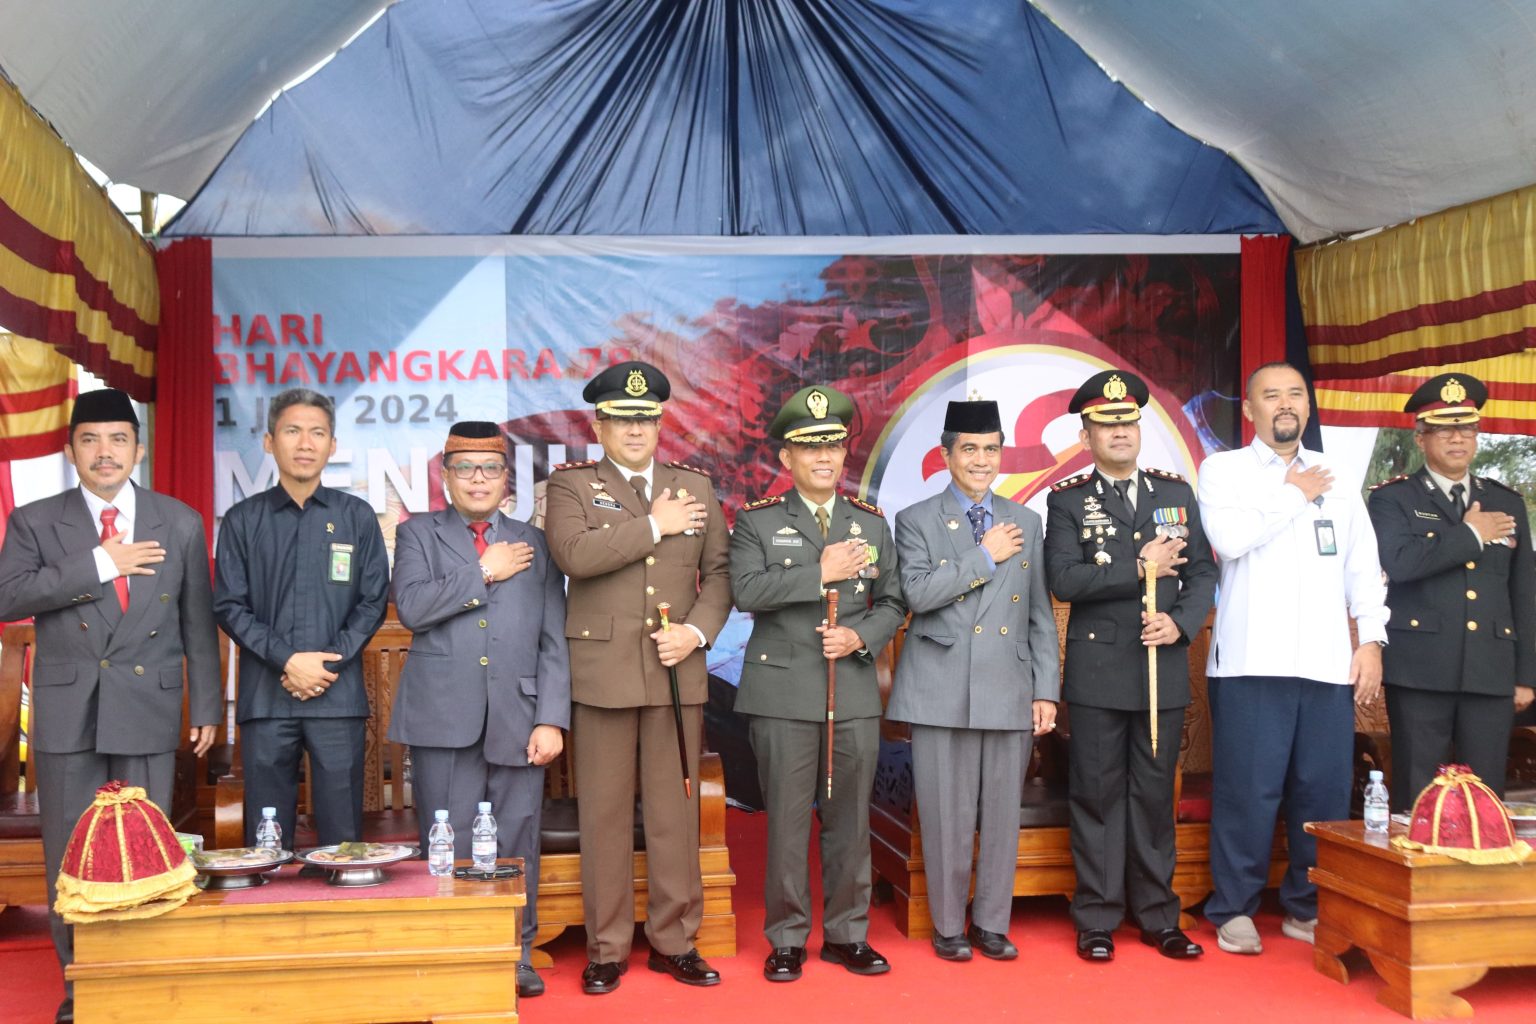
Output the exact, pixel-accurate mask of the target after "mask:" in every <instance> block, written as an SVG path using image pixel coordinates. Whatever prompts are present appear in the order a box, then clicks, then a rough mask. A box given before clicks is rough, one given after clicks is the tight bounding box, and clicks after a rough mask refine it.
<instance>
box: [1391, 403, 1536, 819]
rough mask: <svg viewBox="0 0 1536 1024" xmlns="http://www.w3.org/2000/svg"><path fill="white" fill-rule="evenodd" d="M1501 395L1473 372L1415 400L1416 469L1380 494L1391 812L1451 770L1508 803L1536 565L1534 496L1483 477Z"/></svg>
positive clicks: (1535, 617) (1532, 664) (1533, 620)
mask: <svg viewBox="0 0 1536 1024" xmlns="http://www.w3.org/2000/svg"><path fill="white" fill-rule="evenodd" d="M1487 398H1488V389H1487V388H1486V387H1485V386H1484V385H1483V382H1482V381H1480V380H1478V379H1477V378H1476V377H1473V376H1472V375H1471V374H1466V373H1442V374H1440V375H1439V376H1436V377H1431V378H1430V379H1429V380H1427V381H1425V382H1424V383H1423V384H1421V385H1420V386H1419V388H1418V389H1417V390H1416V391H1414V393H1413V394H1412V395H1411V396H1410V397H1409V399H1408V402H1407V404H1406V405H1405V406H1404V411H1405V412H1409V413H1412V414H1413V415H1414V421H1415V422H1414V431H1413V443H1414V444H1415V445H1416V446H1417V447H1418V449H1419V451H1421V452H1423V453H1424V465H1423V466H1422V467H1420V469H1419V470H1418V471H1417V472H1416V473H1412V474H1410V475H1408V476H1400V477H1397V478H1396V479H1393V480H1388V481H1386V482H1385V483H1382V484H1378V485H1377V486H1376V487H1374V488H1372V489H1371V496H1370V502H1369V508H1370V513H1371V522H1372V523H1373V524H1374V526H1375V527H1376V541H1377V544H1378V545H1379V548H1380V551H1381V567H1382V568H1383V569H1385V570H1386V572H1387V607H1389V608H1391V609H1392V618H1391V620H1390V621H1389V622H1388V623H1387V636H1388V638H1389V640H1390V641H1391V642H1390V644H1388V646H1387V649H1386V651H1385V658H1384V664H1383V678H1384V680H1385V682H1386V690H1387V718H1388V720H1389V722H1390V723H1391V726H1392V773H1393V774H1392V809H1393V810H1394V811H1406V810H1408V809H1409V808H1410V807H1412V806H1413V801H1414V798H1415V797H1416V796H1418V794H1419V792H1420V791H1421V790H1422V789H1423V788H1424V787H1425V786H1427V785H1429V782H1430V780H1431V779H1433V778H1434V776H1435V771H1436V769H1438V768H1439V766H1440V765H1442V764H1451V763H1457V762H1459V763H1461V764H1465V765H1468V766H1470V767H1471V769H1472V771H1473V772H1474V773H1475V774H1477V775H1478V776H1480V777H1481V778H1482V780H1483V781H1484V782H1485V783H1487V784H1488V786H1489V787H1491V788H1492V789H1493V791H1494V792H1495V793H1498V794H1499V795H1500V796H1503V795H1504V778H1505V758H1506V755H1507V751H1508V749H1509V731H1510V727H1511V725H1512V723H1513V721H1514V713H1515V712H1516V711H1517V710H1521V709H1524V708H1525V707H1528V706H1529V705H1530V703H1531V696H1532V689H1531V688H1532V686H1533V685H1536V648H1533V647H1532V643H1533V639H1536V575H1533V572H1536V567H1533V564H1532V562H1533V558H1532V552H1531V531H1530V523H1529V521H1528V518H1529V517H1528V516H1527V514H1526V510H1525V500H1524V499H1523V498H1521V496H1520V495H1519V494H1518V493H1516V492H1515V491H1513V490H1510V488H1509V487H1508V486H1506V485H1505V484H1503V483H1500V482H1499V481H1498V480H1495V479H1494V478H1492V477H1486V476H1474V475H1473V474H1472V473H1471V468H1472V460H1473V459H1474V458H1475V457H1476V455H1477V434H1478V423H1479V420H1480V419H1481V416H1482V414H1481V412H1480V410H1481V409H1482V406H1483V403H1484V402H1485V401H1487Z"/></svg>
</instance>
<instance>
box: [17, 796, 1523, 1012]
mask: <svg viewBox="0 0 1536 1024" xmlns="http://www.w3.org/2000/svg"><path fill="white" fill-rule="evenodd" d="M727 829H728V832H729V837H730V845H731V851H732V862H733V867H734V868H735V870H736V877H737V885H736V907H737V911H736V912H737V941H738V943H739V947H740V953H739V955H737V956H736V957H733V958H717V959H716V960H715V961H714V964H715V966H716V967H717V968H719V969H720V971H721V973H722V974H723V975H724V976H725V980H724V983H723V984H721V985H719V986H718V987H716V988H712V989H692V988H687V987H685V986H683V985H679V984H677V983H676V982H674V981H672V980H671V979H669V978H667V977H665V976H663V975H660V974H654V973H652V972H650V971H648V970H647V969H646V966H645V955H646V947H645V941H644V939H643V938H642V937H639V935H638V933H637V938H636V941H635V950H634V953H633V954H632V956H631V958H630V969H629V973H628V974H626V975H625V976H624V981H623V984H622V985H621V986H620V988H619V990H618V991H617V992H615V993H613V994H612V995H607V996H602V997H594V996H587V995H583V994H582V992H581V970H582V968H583V967H584V966H585V964H586V952H585V945H584V941H583V937H582V935H581V933H580V932H567V933H566V934H565V935H562V936H561V937H560V938H559V939H558V940H556V942H555V943H554V944H553V946H552V947H551V952H552V953H553V955H554V957H555V966H554V968H553V969H552V970H548V971H545V972H544V976H545V980H546V982H547V983H548V986H549V991H548V992H547V993H546V994H545V995H544V996H541V997H540V998H538V999H532V1000H527V1001H526V1002H524V1003H523V1004H522V1006H521V1011H522V1014H521V1016H522V1019H523V1020H525V1021H530V1022H534V1024H537V1022H539V1021H559V1022H561V1024H588V1022H590V1024H610V1022H612V1021H615V1020H624V1021H630V1022H641V1024H643V1022H648V1021H655V1022H658V1024H660V1022H665V1024H678V1022H680V1021H694V1022H699V1024H703V1022H704V1021H707V1020H711V1019H713V1020H718V1021H721V1022H725V1021H729V1022H731V1024H750V1022H755V1021H773V1022H775V1024H779V1022H783V1021H789V1022H791V1024H795V1022H805V1024H808V1022H813V1021H818V1022H819V1021H836V1022H838V1024H859V1022H877V1021H878V1022H881V1024H897V1022H907V1021H920V1020H921V1021H939V1022H940V1024H944V1022H948V1021H963V1022H965V1024H973V1022H985V1021H1029V1022H1031V1024H1039V1022H1054V1021H1081V1020H1088V1021H1096V1020H1102V1021H1114V1022H1117V1024H1118V1022H1138V1021H1148V1022H1151V1021H1168V1020H1181V1021H1242V1022H1244V1024H1265V1022H1270V1021H1273V1022H1276V1024H1281V1022H1284V1024H1294V1022H1296V1021H1298V1020H1300V1021H1305V1022H1307V1024H1334V1022H1342V1021H1373V1022H1376V1024H1391V1022H1393V1021H1405V1020H1407V1018H1405V1017H1400V1016H1399V1015H1397V1014H1396V1013H1393V1012H1392V1011H1390V1010H1388V1009H1386V1008H1385V1007H1383V1006H1381V1005H1380V1004H1378V1003H1377V1002H1376V993H1377V991H1378V990H1379V989H1380V988H1381V982H1380V981H1379V980H1378V979H1377V977H1376V975H1375V973H1374V971H1372V969H1371V967H1370V965H1369V964H1368V963H1366V962H1365V961H1364V959H1363V958H1358V957H1357V959H1356V960H1355V961H1353V962H1352V975H1353V980H1352V982H1351V983H1350V984H1349V985H1338V984H1335V983H1334V982H1332V981H1329V980H1327V979H1326V978H1324V977H1323V976H1322V975H1320V974H1317V973H1316V972H1315V971H1314V970H1313V969H1312V948H1311V947H1310V946H1307V945H1304V944H1302V943H1299V942H1295V941H1292V940H1290V939H1287V938H1285V937H1284V936H1282V935H1281V934H1280V918H1279V916H1278V914H1277V913H1275V912H1274V911H1273V910H1268V911H1266V912H1265V913H1263V914H1262V915H1261V916H1260V918H1259V930H1260V932H1261V933H1262V935H1263V938H1264V946H1265V952H1264V955H1263V956H1259V957H1236V956H1230V955H1228V954H1225V953H1222V952H1220V951H1218V950H1217V949H1216V948H1215V945H1216V937H1215V934H1214V932H1213V931H1211V930H1210V929H1209V928H1206V927H1202V928H1200V929H1199V930H1198V931H1197V932H1196V933H1195V938H1196V940H1197V941H1199V942H1201V943H1202V944H1204V945H1205V946H1206V948H1207V950H1208V952H1207V953H1206V955H1205V956H1204V957H1203V958H1202V959H1200V960H1197V961H1194V962H1189V963H1182V962H1174V961H1171V960H1165V959H1163V958H1162V957H1160V956H1158V955H1157V954H1156V953H1155V952H1153V951H1152V950H1151V949H1149V948H1147V947H1145V946H1142V945H1141V944H1140V943H1139V942H1138V941H1137V936H1136V933H1135V931H1134V930H1131V929H1122V930H1121V932H1120V933H1119V934H1118V935H1117V936H1116V938H1117V940H1118V950H1117V954H1118V958H1117V959H1116V960H1115V962H1114V963H1112V964H1107V965H1104V966H1090V965H1088V964H1085V963H1083V962H1082V961H1080V960H1078V959H1077V957H1076V955H1075V954H1074V952H1073V935H1072V924H1071V921H1070V920H1069V918H1068V916H1067V907H1066V903H1065V901H1062V900H1058V899H1026V900H1018V901H1016V902H1015V905H1014V913H1013V930H1012V937H1013V940H1014V942H1015V943H1017V944H1018V946H1019V952H1020V959H1019V960H1018V961H1015V962H1012V963H994V962H992V961H989V960H984V959H980V958H978V959H976V960H973V961H971V962H970V963H964V964H951V963H945V962H943V961H941V960H939V959H938V958H937V957H935V956H934V955H933V952H932V949H931V947H930V946H929V945H928V944H927V943H926V942H908V941H906V940H905V939H903V938H902V937H901V934H900V933H899V932H898V931H897V930H896V926H895V923H894V920H893V918H892V915H891V911H890V908H889V907H875V908H873V910H872V913H871V928H870V942H871V943H872V944H873V945H874V946H875V947H876V948H877V949H879V950H880V951H881V952H882V953H884V954H885V955H886V956H887V957H889V958H890V960H891V962H892V964H893V965H894V966H893V968H892V971H891V973H890V974H887V975H884V976H881V977H874V978H861V977H855V976H853V975H851V974H848V973H847V972H845V971H843V970H842V969H841V968H839V967H837V966H835V965H833V964H827V963H822V962H821V961H819V960H817V959H815V956H816V950H817V949H818V948H819V944H818V943H817V942H816V941H815V940H814V939H813V942H812V946H811V957H812V959H811V961H810V963H808V964H807V965H806V968H805V977H804V978H802V979H801V980H800V981H798V982H794V983H790V984H773V983H770V982H768V981H765V980H764V979H763V977H762V974H761V969H762V961H763V958H764V957H765V956H767V954H768V946H767V943H766V942H765V941H764V939H763V937H762V923H763V910H762V904H761V901H760V899H759V893H760V892H761V889H762V873H763V861H762V844H763V831H764V819H763V817H762V815H748V814H744V813H742V812H739V811H731V812H730V813H729V816H728V820H727ZM814 870H815V869H814V864H813V875H812V877H813V878H814V877H815V874H814ZM818 898H819V897H818ZM61 992H62V989H61V986H60V980H59V974H58V968H57V966H56V964H55V962H54V959H53V955H52V947H51V946H50V944H49V942H48V933H47V927H46V923H45V922H44V920H43V916H42V914H41V912H40V911H39V910H37V909H35V908H21V909H16V908H13V909H11V910H7V911H5V913H3V914H0V1022H4V1024H11V1022H15V1024H47V1022H49V1021H51V1020H52V1019H53V1011H54V1008H55V1007H56V1006H57V1005H58V1000H59V997H60V994H61ZM1461 995H1462V996H1463V997H1464V998H1466V999H1468V1000H1469V1001H1470V1002H1471V1004H1472V1007H1473V1010H1474V1011H1475V1014H1476V1016H1475V1019H1476V1020H1477V1021H1479V1022H1481V1024H1515V1022H1519V1024H1528V1022H1530V1021H1531V1020H1533V1019H1536V968H1501V969H1495V970H1493V971H1490V972H1489V974H1488V977H1487V978H1485V979H1484V980H1483V981H1481V982H1479V983H1478V984H1477V985H1475V986H1473V987H1472V988H1470V989H1464V990H1463V991H1462V993H1461Z"/></svg>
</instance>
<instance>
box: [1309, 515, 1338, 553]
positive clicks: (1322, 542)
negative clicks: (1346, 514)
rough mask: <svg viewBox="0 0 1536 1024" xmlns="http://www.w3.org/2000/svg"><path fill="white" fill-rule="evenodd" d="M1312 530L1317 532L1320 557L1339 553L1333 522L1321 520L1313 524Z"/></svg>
mask: <svg viewBox="0 0 1536 1024" xmlns="http://www.w3.org/2000/svg"><path fill="white" fill-rule="evenodd" d="M1312 528H1313V529H1314V530H1316V531H1317V553H1318V554H1320V555H1336V554H1338V553H1339V544H1338V541H1337V540H1336V539H1335V538H1334V535H1333V520H1332V519H1319V520H1316V521H1315V522H1313V524H1312Z"/></svg>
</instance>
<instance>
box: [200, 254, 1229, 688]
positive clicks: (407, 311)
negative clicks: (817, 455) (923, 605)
mask: <svg viewBox="0 0 1536 1024" xmlns="http://www.w3.org/2000/svg"><path fill="white" fill-rule="evenodd" d="M1073 248H1075V249H1076V250H1077V251H1069V250H1071V249H1073ZM1111 248H1113V249H1116V250H1119V251H1115V252H1108V251H1105V250H1108V249H1111ZM1090 250H1098V251H1090ZM1238 285H1239V260H1238V255H1237V238H1236V237H1233V236H1206V237H1202V236H1181V237H1173V238H1155V237H1137V236H1119V237H1116V238H1112V239H1111V238H1089V237H1081V236H1079V237H1074V238H1049V239H1042V238H992V239H989V238H928V237H922V238H898V239H856V238H845V239H771V240H766V239H764V240H752V239H737V240H723V241H717V240H693V239H689V240H668V239H623V240H605V239H527V238H495V239H472V238H471V239H466V238H452V239H400V238H396V239H313V240H281V239H273V240H261V239H238V240H237V239H230V240H217V241H216V242H215V246H214V315H215V321H216V326H215V363H216V368H217V369H216V372H217V383H216V387H215V399H214V401H215V439H214V448H215V453H214V459H215V498H214V502H215V511H216V514H217V515H218V516H220V517H222V515H223V513H224V511H225V510H226V509H228V508H229V506H230V505H231V504H233V503H234V502H235V501H238V500H239V499H241V498H243V497H245V496H247V495H249V494H252V493H255V492H256V491H258V490H262V489H264V488H266V487H268V486H271V485H272V483H273V482H274V481H275V479H276V477H275V468H274V465H273V462H272V459H271V457H270V456H268V455H266V454H265V453H264V451H263V447H262V435H263V433H264V431H265V428H266V420H265V417H266V403H267V400H268V399H269V398H270V397H271V396H272V395H274V394H276V393H277V392H279V391H282V390H283V389H285V388H288V387H293V386H306V387H311V388H314V389H316V390H318V391H321V392H323V393H325V394H328V395H330V396H332V397H333V398H334V399H335V400H336V406H337V420H338V422H337V435H338V452H337V455H336V457H335V458H334V459H333V460H332V463H331V466H330V468H329V469H328V470H327V472H326V475H325V478H324V479H325V482H326V483H327V484H328V485H330V486H334V487H340V488H347V489H351V490H352V491H354V492H355V493H357V494H358V495H360V496H362V497H364V498H366V499H367V500H368V501H369V502H371V503H372V505H373V508H374V509H375V510H376V511H377V512H378V513H379V515H380V521H381V523H382V524H383V526H384V529H385V534H386V537H388V538H390V539H391V540H392V535H393V531H394V527H395V526H396V525H397V524H398V523H399V522H400V521H402V520H403V519H405V518H408V517H409V516H410V515H412V514H416V513H420V512H423V511H426V510H429V509H437V508H442V507H444V505H445V504H446V502H445V499H444V497H443V492H442V486H441V483H440V481H439V479H438V469H437V467H438V464H439V460H438V456H439V453H440V452H441V450H442V443H443V439H444V436H445V435H446V433H447V429H448V426H449V424H451V423H453V422H454V421H456V420H462V419H486V420H495V421H498V422H501V423H503V424H505V427H506V431H507V434H508V436H509V437H510V438H511V440H512V441H513V443H514V448H513V465H514V480H513V487H512V494H511V496H510V497H509V499H508V502H507V504H506V506H505V508H506V509H507V511H508V512H509V514H511V515H513V516H515V517H517V518H522V519H530V518H537V516H538V513H539V511H540V509H541V502H542V494H543V490H544V488H543V482H544V480H545V479H546V478H547V476H548V473H549V469H550V467H551V466H553V465H556V464H558V463H560V462H563V461H566V460H570V459H583V458H588V457H598V456H600V455H601V449H599V448H598V447H597V446H596V444H595V443H594V441H593V437H592V431H591V426H590V421H591V408H590V406H588V405H586V404H585V403H584V402H582V401H581V389H582V387H583V385H584V384H585V383H586V381H587V380H588V379H589V378H590V377H591V376H592V375H593V374H594V373H595V372H596V371H597V370H598V369H600V368H601V367H603V366H606V365H608V364H610V363H614V362H622V361H624V360H627V359H643V360H646V361H647V362H651V363H653V364H655V365H657V366H658V367H660V368H661V369H662V370H663V371H664V372H665V373H666V374H667V375H668V377H669V378H670V379H671V383H672V399H671V401H670V402H669V403H668V405H667V412H666V417H665V419H664V420H663V430H662V435H661V450H660V457H661V458H662V459H665V460H681V461H683V462H686V463H688V464H690V465H693V466H697V467H699V468H701V469H704V470H705V471H707V472H709V473H710V474H711V475H712V477H713V479H714V481H715V488H716V492H717V494H718V496H719V498H720V500H721V502H722V504H723V505H724V506H725V508H726V510H727V514H728V516H734V513H735V510H736V509H737V508H739V507H740V506H741V505H742V504H743V503H744V502H745V501H748V500H751V499H753V498H757V497H761V496H764V495H769V494H776V493H779V492H780V491H783V490H785V489H787V488H788V487H789V486H790V481H789V478H788V475H787V473H784V472H783V471H782V470H781V469H780V466H779V462H778V459H777V449H778V445H777V443H776V442H774V441H772V440H771V439H770V438H769V437H768V436H767V427H768V424H769V422H770V421H771V420H772V418H773V416H774V414H775V412H776V411H777V410H778V408H779V405H780V403H781V402H782V401H783V400H784V399H786V398H787V397H788V396H789V395H790V394H792V393H793V392H794V391H796V390H797V389H799V388H800V387H802V386H803V385H804V384H806V383H824V384H830V385H832V386H833V387H836V388H839V389H841V390H843V391H845V392H847V393H848V394H849V395H850V396H851V397H852V398H853V399H854V401H855V403H856V404H857V406H858V409H859V417H858V421H857V422H856V423H855V425H854V436H853V437H852V438H851V440H850V443H849V453H848V461H847V466H846V470H845V476H844V484H845V486H846V487H847V488H849V489H851V490H855V491H858V492H862V493H863V494H864V495H865V496H866V497H867V498H868V499H869V500H870V501H874V502H878V503H880V504H881V505H883V506H884V508H885V510H886V512H887V514H894V512H895V511H897V510H899V509H901V508H903V507H905V506H906V505H908V504H911V503H912V502H913V501H915V500H918V499H919V498H922V497H925V496H927V495H929V494H931V493H933V492H934V491H936V490H937V489H939V488H940V487H942V486H944V485H945V484H946V482H947V480H948V476H947V473H946V471H945V469H944V464H943V461H942V458H941V456H940V453H939V449H938V438H939V431H940V427H941V425H942V422H943V418H944V410H945V406H946V404H947V403H948V402H949V401H951V400H956V399H963V398H966V397H967V396H973V395H976V396H980V397H984V398H990V399H996V400H997V401H998V402H999V403H1000V404H1001V407H1002V413H1003V423H1004V427H1005V430H1006V433H1007V437H1006V448H1005V453H1004V459H1003V472H1002V475H1001V476H1000V477H999V480H998V483H997V491H998V492H999V493H1000V494H1003V495H1006V496H1008V497H1011V498H1013V499H1015V500H1017V501H1020V502H1023V503H1025V504H1028V505H1029V506H1031V507H1032V508H1034V509H1036V510H1037V511H1039V512H1040V513H1041V514H1042V515H1043V514H1044V494H1045V490H1046V489H1047V488H1048V487H1049V485H1050V484H1052V483H1054V482H1055V481H1057V480H1060V479H1062V478H1063V477H1066V476H1068V475H1071V474H1073V473H1076V472H1080V471H1081V470H1083V469H1085V468H1087V467H1088V466H1089V465H1090V464H1091V462H1090V459H1089V456H1088V453H1087V452H1086V450H1085V449H1084V448H1083V447H1082V445H1081V444H1080V443H1079V441H1078V427H1079V423H1078V419H1077V417H1075V416H1071V415H1068V414H1067V411H1066V409H1067V402H1068V400H1069V399H1070V397H1071V395H1072V393H1073V392H1074V391H1075V390H1076V389H1077V387H1078V385H1079V384H1081V383H1082V381H1083V380H1084V379H1085V378H1086V377H1088V376H1089V375H1090V374H1092V373H1095V372H1097V371H1098V370H1100V369H1104V368H1106V367H1112V366H1113V367H1120V368H1124V369H1128V370H1132V371H1134V372H1136V373H1138V374H1140V375H1141V376H1142V377H1143V378H1145V379H1146V381H1147V382H1148V384H1149V385H1150V386H1151V390H1152V404H1151V407H1150V408H1149V409H1148V410H1147V412H1146V415H1145V417H1144V419H1143V429H1142V458H1141V462H1142V464H1143V465H1147V466H1157V467H1161V468H1164V469H1169V470H1173V471H1175V472H1179V473H1184V474H1186V475H1188V474H1192V473H1193V472H1194V470H1195V468H1196V467H1197V466H1198V465H1199V463H1200V461H1201V460H1202V459H1203V457H1204V456H1205V454H1206V453H1208V452H1210V451H1214V450H1220V449H1222V448H1226V447H1229V446H1230V445H1232V444H1233V443H1235V442H1236V439H1237V434H1238V430H1237V422H1238V413H1237V403H1236V401H1235V395H1236V392H1237V389H1238V384H1237V376H1238V362H1239V360H1238V356H1239V346H1238V304H1239V288H1238ZM746 632H747V628H746V622H745V620H742V621H739V622H735V623H734V624H733V626H732V627H730V628H729V629H728V630H727V634H726V635H725V636H723V637H722V638H721V642H719V643H717V644H716V645H715V647H714V648H712V650H711V652H710V658H711V661H710V669H711V671H712V672H715V673H716V674H718V675H721V676H723V677H724V678H726V679H728V680H731V681H733V682H734V681H735V679H736V676H737V667H738V665H739V658H740V654H741V646H742V644H743V643H744V641H745V637H746Z"/></svg>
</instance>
